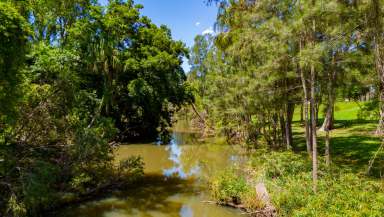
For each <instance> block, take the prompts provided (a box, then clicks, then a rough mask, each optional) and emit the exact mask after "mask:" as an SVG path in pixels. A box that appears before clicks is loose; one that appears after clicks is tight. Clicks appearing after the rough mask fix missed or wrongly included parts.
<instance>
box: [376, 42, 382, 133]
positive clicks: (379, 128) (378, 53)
mask: <svg viewBox="0 0 384 217" xmlns="http://www.w3.org/2000/svg"><path fill="white" fill-rule="evenodd" d="M378 37H380V36H377V37H375V40H374V41H375V42H374V43H375V65H376V72H377V75H378V77H379V81H380V84H379V102H380V119H379V125H378V126H377V130H376V134H377V135H380V136H382V135H383V132H384V60H383V55H382V48H381V47H382V44H384V43H383V39H379V38H378Z"/></svg>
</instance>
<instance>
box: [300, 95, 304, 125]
mask: <svg viewBox="0 0 384 217" xmlns="http://www.w3.org/2000/svg"><path fill="white" fill-rule="evenodd" d="M303 102H304V99H303ZM303 121H304V103H301V105H300V123H303Z"/></svg>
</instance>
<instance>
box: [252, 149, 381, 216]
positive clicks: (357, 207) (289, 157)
mask: <svg viewBox="0 0 384 217" xmlns="http://www.w3.org/2000/svg"><path fill="white" fill-rule="evenodd" d="M250 162H251V163H250V169H251V171H252V172H253V173H252V179H254V180H257V181H260V180H263V181H264V182H265V183H266V184H267V187H268V190H269V191H270V194H271V198H272V201H273V203H274V205H275V206H276V208H277V209H278V212H279V215H280V216H296V217H301V216H318V217H319V216H324V217H325V216H327V217H328V216H377V217H379V216H383V215H384V206H383V204H384V185H383V183H382V181H380V180H370V179H368V178H367V177H360V176H358V175H357V174H354V173H351V172H349V171H347V170H345V169H341V168H332V170H327V169H326V168H325V166H324V164H323V163H322V162H323V159H321V158H320V159H319V162H320V172H319V175H320V176H319V181H318V192H317V193H316V194H315V193H314V192H313V191H312V173H311V161H310V160H308V159H307V160H306V158H305V157H303V156H300V155H297V154H294V153H292V152H272V153H267V152H263V151H259V152H257V153H255V154H254V155H253V156H252V157H251V160H250ZM325 171H327V172H325Z"/></svg>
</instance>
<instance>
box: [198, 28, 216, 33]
mask: <svg viewBox="0 0 384 217" xmlns="http://www.w3.org/2000/svg"><path fill="white" fill-rule="evenodd" d="M214 33H215V31H213V28H212V27H209V28H208V29H206V30H204V31H203V32H202V33H201V34H203V35H208V34H214Z"/></svg>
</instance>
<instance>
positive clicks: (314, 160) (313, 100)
mask: <svg viewBox="0 0 384 217" xmlns="http://www.w3.org/2000/svg"><path fill="white" fill-rule="evenodd" d="M315 103H316V93H315V67H314V66H313V65H312V66H311V106H310V107H311V134H312V170H313V171H312V178H313V191H314V192H316V191H317V135H316V117H315V115H316V106H315Z"/></svg>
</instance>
